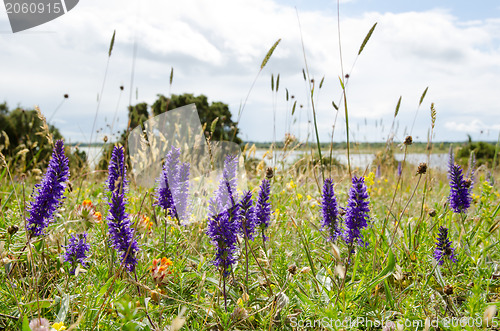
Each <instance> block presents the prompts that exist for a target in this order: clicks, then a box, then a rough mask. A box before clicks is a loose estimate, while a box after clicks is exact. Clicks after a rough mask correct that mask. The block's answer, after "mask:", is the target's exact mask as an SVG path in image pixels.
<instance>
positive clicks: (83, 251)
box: [64, 233, 90, 274]
mask: <svg viewBox="0 0 500 331" xmlns="http://www.w3.org/2000/svg"><path fill="white" fill-rule="evenodd" d="M64 247H65V248H66V253H65V254H64V262H69V263H71V270H70V273H71V274H74V273H75V269H76V265H77V264H78V263H80V264H81V265H82V267H86V266H87V264H88V263H87V252H88V251H89V250H90V245H89V244H87V234H86V233H82V234H73V235H72V236H71V238H69V244H68V245H67V246H64Z"/></svg>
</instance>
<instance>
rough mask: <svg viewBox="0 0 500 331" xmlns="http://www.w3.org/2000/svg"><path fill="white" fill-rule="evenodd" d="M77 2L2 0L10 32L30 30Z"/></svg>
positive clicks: (66, 0)
mask: <svg viewBox="0 0 500 331" xmlns="http://www.w3.org/2000/svg"><path fill="white" fill-rule="evenodd" d="M78 1H79V0H38V1H37V0H35V1H29V0H3V2H4V4H5V9H6V11H7V16H8V17H9V21H10V27H11V28H12V32H14V33H16V32H19V31H24V30H27V29H31V28H33V27H35V26H38V25H41V24H44V23H47V22H50V21H52V20H53V19H56V18H58V17H59V16H62V15H64V14H66V13H67V12H69V11H70V10H71V9H73V8H75V6H76V5H77V4H78Z"/></svg>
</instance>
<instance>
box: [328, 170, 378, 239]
mask: <svg viewBox="0 0 500 331" xmlns="http://www.w3.org/2000/svg"><path fill="white" fill-rule="evenodd" d="M368 199H369V196H368V192H367V188H366V184H365V180H364V178H363V177H356V176H354V177H353V178H352V187H351V189H350V190H349V199H348V201H347V208H346V210H345V216H344V221H345V229H344V230H342V229H341V226H340V222H338V220H337V219H338V207H337V200H336V198H335V193H334V191H333V182H332V180H331V179H326V180H325V182H324V186H323V198H322V201H321V206H322V211H323V218H322V222H321V228H322V229H323V230H327V231H328V232H329V236H328V240H331V241H334V240H335V239H336V238H337V237H338V236H339V235H341V234H342V236H343V239H344V241H345V242H346V243H347V244H348V245H351V246H352V245H354V244H359V245H365V243H364V242H363V235H362V234H361V230H362V229H364V228H365V227H367V226H368V221H369V219H370V217H369V215H368V213H369V212H370V208H369V204H370V202H369V200H368Z"/></svg>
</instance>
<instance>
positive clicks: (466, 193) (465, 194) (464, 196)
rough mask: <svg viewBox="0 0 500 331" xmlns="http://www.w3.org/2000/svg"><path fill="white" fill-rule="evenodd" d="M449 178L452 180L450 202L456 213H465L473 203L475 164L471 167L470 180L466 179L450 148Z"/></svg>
mask: <svg viewBox="0 0 500 331" xmlns="http://www.w3.org/2000/svg"><path fill="white" fill-rule="evenodd" d="M448 167H449V169H448V176H449V179H450V195H449V196H448V201H449V203H450V207H451V209H452V210H453V211H454V212H455V213H465V212H467V209H469V207H470V205H471V202H472V186H473V185H472V184H473V182H472V180H471V179H470V178H472V177H473V175H474V171H473V170H471V169H472V168H473V164H471V166H470V167H469V175H470V178H468V179H464V175H463V172H462V168H461V167H460V166H459V165H458V164H456V163H455V162H454V157H453V152H452V150H451V148H450V159H449V163H448Z"/></svg>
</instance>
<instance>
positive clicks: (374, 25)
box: [358, 23, 377, 55]
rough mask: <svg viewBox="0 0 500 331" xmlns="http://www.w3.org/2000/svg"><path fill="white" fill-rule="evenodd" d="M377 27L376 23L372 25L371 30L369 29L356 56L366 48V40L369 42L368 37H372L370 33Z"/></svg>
mask: <svg viewBox="0 0 500 331" xmlns="http://www.w3.org/2000/svg"><path fill="white" fill-rule="evenodd" d="M376 26H377V23H375V24H373V26H372V28H371V29H370V31H368V34H367V35H366V37H365V39H364V40H363V43H362V44H361V47H360V48H359V52H358V55H360V54H361V52H362V51H363V49H364V48H365V46H366V43H367V42H368V40H370V37H371V36H372V33H373V31H374V30H375V27H376Z"/></svg>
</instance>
